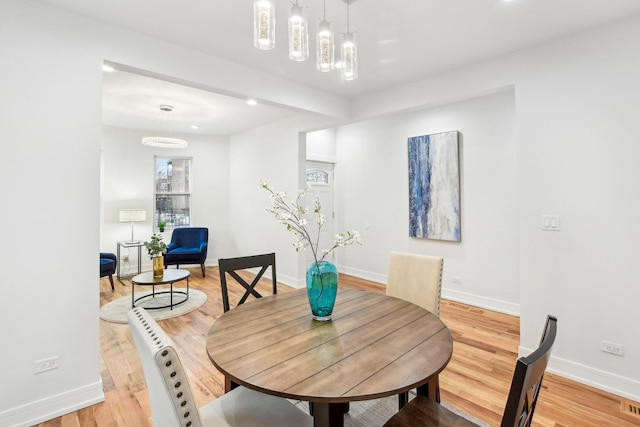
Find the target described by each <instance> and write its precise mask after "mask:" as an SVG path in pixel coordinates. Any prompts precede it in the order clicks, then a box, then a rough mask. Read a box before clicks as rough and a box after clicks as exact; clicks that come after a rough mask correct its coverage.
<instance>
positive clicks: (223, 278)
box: [218, 253, 278, 312]
mask: <svg viewBox="0 0 640 427" xmlns="http://www.w3.org/2000/svg"><path fill="white" fill-rule="evenodd" d="M218 267H219V269H220V286H221V287H222V307H223V309H224V311H225V312H227V311H229V310H230V306H229V291H228V287H227V274H228V275H229V276H231V277H232V278H234V279H235V281H236V282H238V283H239V284H240V285H242V287H243V288H244V295H243V296H242V298H240V301H239V302H238V305H240V304H243V303H244V302H245V301H246V300H247V298H249V296H250V295H253V296H254V297H256V298H261V297H262V295H261V294H260V293H259V292H258V291H257V290H256V289H255V287H256V285H257V284H258V282H259V281H260V279H261V278H262V276H263V275H264V273H265V272H266V271H267V269H268V268H269V267H271V282H272V288H273V293H274V294H277V293H278V288H277V282H276V254H275V253H270V254H262V255H251V256H244V257H237V258H220V259H219V260H218ZM252 268H260V271H258V273H257V274H256V276H255V277H254V278H253V280H252V281H251V283H248V282H247V281H246V280H244V279H243V278H242V277H241V276H240V275H239V274H238V271H242V270H248V269H252Z"/></svg>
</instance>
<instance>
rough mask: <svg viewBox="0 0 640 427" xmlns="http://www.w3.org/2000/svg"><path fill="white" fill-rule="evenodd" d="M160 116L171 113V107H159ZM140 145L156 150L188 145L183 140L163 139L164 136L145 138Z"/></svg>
mask: <svg viewBox="0 0 640 427" xmlns="http://www.w3.org/2000/svg"><path fill="white" fill-rule="evenodd" d="M160 111H161V112H162V113H161V114H162V115H163V118H164V115H165V114H168V113H170V112H172V111H173V107H172V106H171V105H165V104H163V105H160ZM142 144H143V145H146V146H149V147H157V148H186V147H187V146H188V145H189V144H188V143H187V141H185V140H184V139H180V138H173V137H172V136H170V137H165V136H147V137H144V138H142Z"/></svg>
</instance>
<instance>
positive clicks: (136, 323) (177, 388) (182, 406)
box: [127, 307, 202, 427]
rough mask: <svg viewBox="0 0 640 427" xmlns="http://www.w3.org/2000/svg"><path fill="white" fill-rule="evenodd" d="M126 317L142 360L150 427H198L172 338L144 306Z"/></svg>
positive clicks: (190, 396)
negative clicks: (150, 421) (151, 420)
mask: <svg viewBox="0 0 640 427" xmlns="http://www.w3.org/2000/svg"><path fill="white" fill-rule="evenodd" d="M127 320H128V321H129V326H130V328H131V334H132V335H133V341H134V342H135V345H136V348H137V349H138V355H139V356H140V361H141V362H142V369H143V371H144V378H145V381H146V383H147V391H148V393H149V403H150V404H151V417H152V418H153V425H154V427H165V426H166V427H176V426H183V427H201V425H202V424H201V421H200V414H199V412H198V407H197V406H196V403H195V400H194V398H193V394H192V393H191V387H190V385H189V381H188V379H187V376H186V374H185V371H184V369H183V367H182V363H181V362H180V358H179V357H178V354H177V353H176V351H175V345H174V343H173V340H171V338H169V336H168V335H167V334H166V332H164V330H163V329H162V328H161V327H160V326H159V325H158V323H157V322H156V321H155V320H154V319H153V318H152V317H151V316H150V315H149V313H147V312H146V311H145V310H144V309H142V308H140V307H137V308H134V309H133V310H130V311H129V313H128V314H127Z"/></svg>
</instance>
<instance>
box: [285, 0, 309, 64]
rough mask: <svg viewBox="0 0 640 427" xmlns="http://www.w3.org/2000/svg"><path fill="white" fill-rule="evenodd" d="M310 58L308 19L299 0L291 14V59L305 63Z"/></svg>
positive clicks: (292, 8)
mask: <svg viewBox="0 0 640 427" xmlns="http://www.w3.org/2000/svg"><path fill="white" fill-rule="evenodd" d="M307 58H309V30H308V29H307V19H306V17H305V16H304V12H303V10H302V7H301V6H300V5H299V4H298V0H296V3H295V4H294V5H293V6H292V7H291V13H290V14H289V59H291V60H293V61H305V60H306V59H307Z"/></svg>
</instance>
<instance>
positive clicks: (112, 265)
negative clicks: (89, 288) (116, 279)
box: [100, 252, 117, 291]
mask: <svg viewBox="0 0 640 427" xmlns="http://www.w3.org/2000/svg"><path fill="white" fill-rule="evenodd" d="M116 259H117V258H116V255H115V254H112V253H109V252H100V277H105V276H109V282H111V290H112V291H113V290H115V288H114V286H113V275H114V274H115V273H116Z"/></svg>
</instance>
